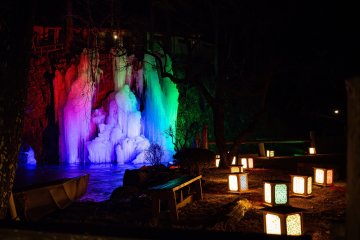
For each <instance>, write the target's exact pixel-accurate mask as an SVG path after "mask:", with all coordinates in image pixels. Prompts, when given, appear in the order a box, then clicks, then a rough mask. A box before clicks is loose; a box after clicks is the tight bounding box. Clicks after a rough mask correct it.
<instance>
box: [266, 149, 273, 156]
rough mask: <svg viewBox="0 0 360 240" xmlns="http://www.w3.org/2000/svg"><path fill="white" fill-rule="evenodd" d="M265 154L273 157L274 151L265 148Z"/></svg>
mask: <svg viewBox="0 0 360 240" xmlns="http://www.w3.org/2000/svg"><path fill="white" fill-rule="evenodd" d="M266 156H267V157H274V156H275V151H274V150H266Z"/></svg>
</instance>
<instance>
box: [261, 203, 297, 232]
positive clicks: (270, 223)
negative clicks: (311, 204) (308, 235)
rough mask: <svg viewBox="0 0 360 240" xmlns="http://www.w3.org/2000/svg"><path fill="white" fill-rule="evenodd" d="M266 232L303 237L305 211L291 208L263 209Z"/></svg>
mask: <svg viewBox="0 0 360 240" xmlns="http://www.w3.org/2000/svg"><path fill="white" fill-rule="evenodd" d="M262 211H263V219H264V232H265V233H266V234H276V235H289V236H300V235H303V233H304V230H303V216H302V212H303V211H304V209H301V208H295V207H291V206H276V207H266V208H264V209H262Z"/></svg>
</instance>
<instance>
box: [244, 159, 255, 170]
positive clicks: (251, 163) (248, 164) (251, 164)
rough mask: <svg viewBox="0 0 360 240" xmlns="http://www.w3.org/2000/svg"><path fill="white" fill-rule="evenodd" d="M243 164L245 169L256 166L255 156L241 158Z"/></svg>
mask: <svg viewBox="0 0 360 240" xmlns="http://www.w3.org/2000/svg"><path fill="white" fill-rule="evenodd" d="M241 165H243V167H244V168H245V169H250V168H254V159H253V158H241Z"/></svg>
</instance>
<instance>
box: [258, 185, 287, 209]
mask: <svg viewBox="0 0 360 240" xmlns="http://www.w3.org/2000/svg"><path fill="white" fill-rule="evenodd" d="M288 203H289V182H287V181H282V180H265V181H264V204H265V205H268V206H278V205H288Z"/></svg>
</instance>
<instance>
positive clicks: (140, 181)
mask: <svg viewBox="0 0 360 240" xmlns="http://www.w3.org/2000/svg"><path fill="white" fill-rule="evenodd" d="M149 179H150V173H149V172H148V171H142V170H139V169H133V170H129V169H126V170H125V173H124V179H123V186H124V187H127V186H134V187H139V188H144V187H145V186H146V185H147V182H148V181H149Z"/></svg>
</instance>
